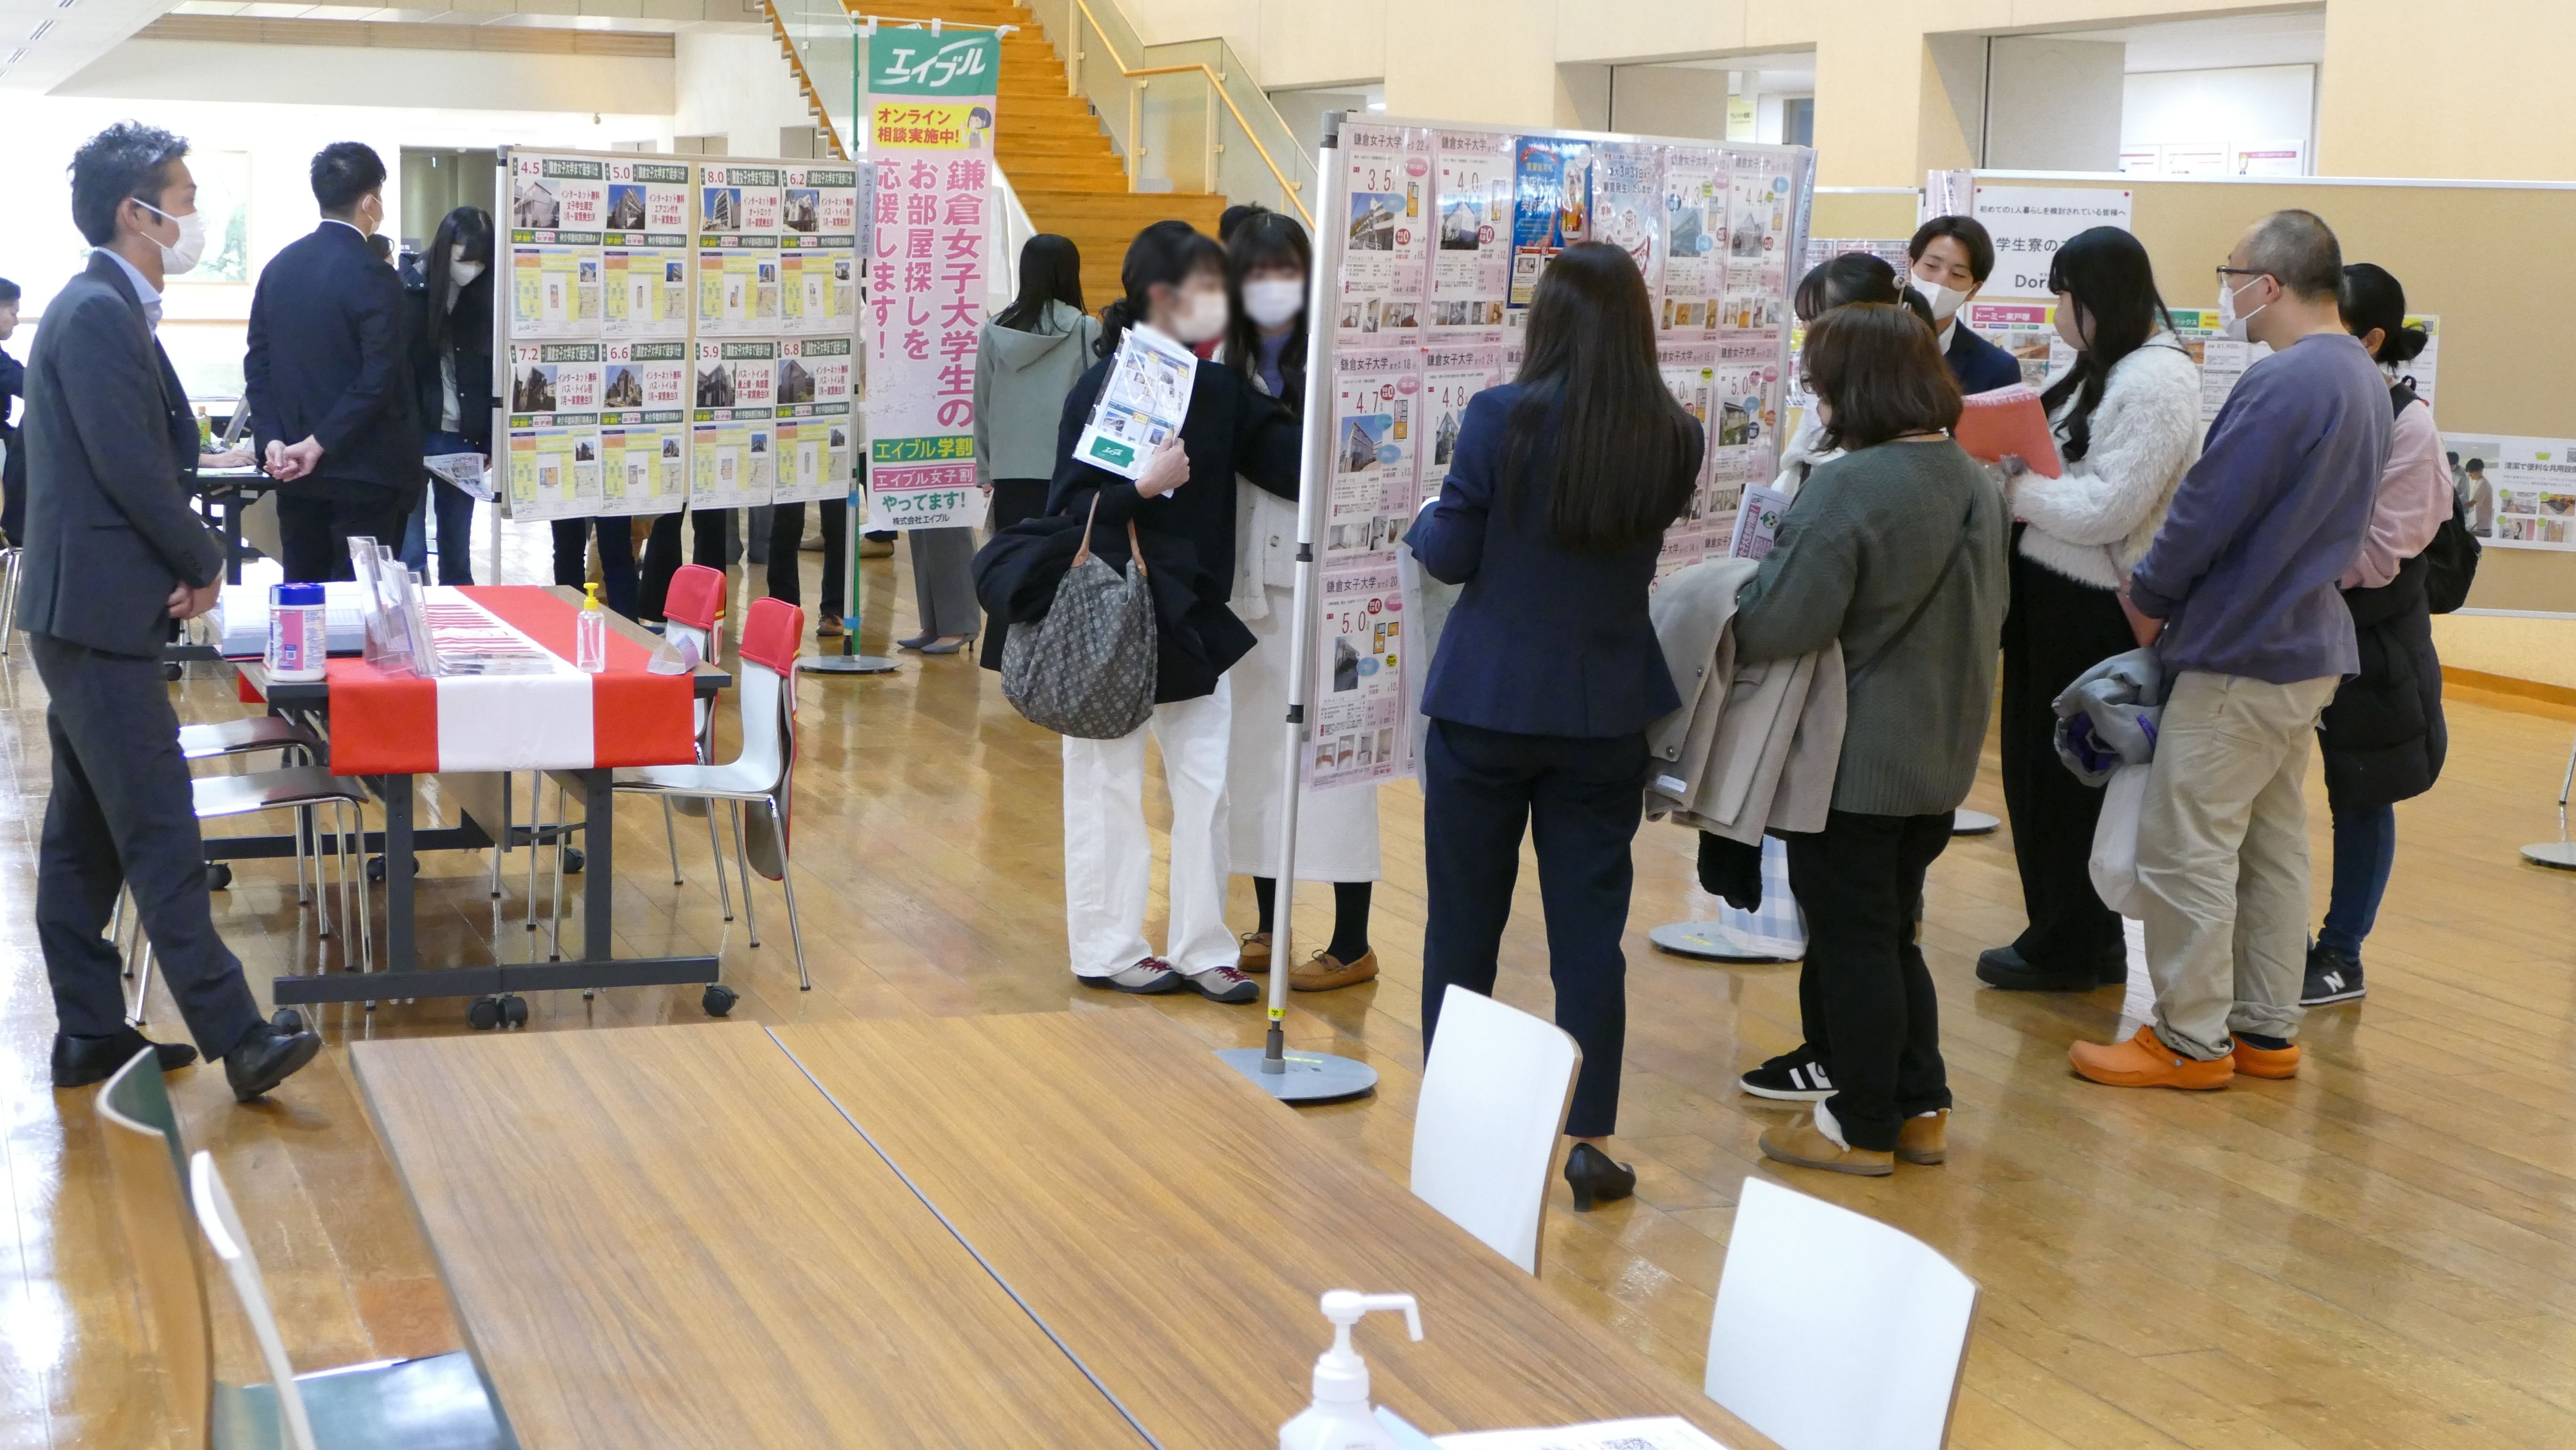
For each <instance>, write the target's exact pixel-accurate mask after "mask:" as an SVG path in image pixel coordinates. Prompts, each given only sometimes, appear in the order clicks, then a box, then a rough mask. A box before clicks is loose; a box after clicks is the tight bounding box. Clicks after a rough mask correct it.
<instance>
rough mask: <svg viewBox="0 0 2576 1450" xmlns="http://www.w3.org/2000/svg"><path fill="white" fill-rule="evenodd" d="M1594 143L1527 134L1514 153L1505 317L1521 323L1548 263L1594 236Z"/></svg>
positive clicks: (1518, 141) (1510, 320) (1507, 319)
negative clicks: (1509, 285)
mask: <svg viewBox="0 0 2576 1450" xmlns="http://www.w3.org/2000/svg"><path fill="white" fill-rule="evenodd" d="M1591 218H1592V143H1591V142H1589V141H1576V140H1572V139H1570V138H1567V137H1563V136H1523V137H1520V138H1519V139H1518V140H1517V141H1516V142H1514V145H1513V152H1512V291H1511V297H1510V306H1509V308H1507V309H1506V311H1505V314H1504V317H1505V320H1506V322H1508V323H1509V324H1510V325H1511V326H1514V327H1518V326H1519V325H1520V324H1521V321H1522V316H1521V314H1525V313H1526V312H1527V310H1528V308H1529V305H1530V298H1531V297H1533V296H1535V295H1537V292H1538V279H1539V276H1540V274H1542V273H1544V272H1545V271H1546V270H1547V264H1548V263H1549V262H1551V261H1553V260H1555V258H1556V254H1557V253H1559V252H1561V251H1564V250H1565V249H1566V248H1567V247H1569V246H1571V245H1573V244H1574V243H1576V242H1579V241H1582V240H1584V239H1585V238H1586V237H1588V236H1590V235H1591Z"/></svg>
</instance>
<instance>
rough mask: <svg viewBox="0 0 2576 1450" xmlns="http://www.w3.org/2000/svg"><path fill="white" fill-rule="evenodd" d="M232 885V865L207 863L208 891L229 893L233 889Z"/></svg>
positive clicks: (221, 862)
mask: <svg viewBox="0 0 2576 1450" xmlns="http://www.w3.org/2000/svg"><path fill="white" fill-rule="evenodd" d="M232 884H233V868H232V865H231V863H229V862H225V861H209V862H207V863H206V889H207V890H208V891H229V890H231V889H232Z"/></svg>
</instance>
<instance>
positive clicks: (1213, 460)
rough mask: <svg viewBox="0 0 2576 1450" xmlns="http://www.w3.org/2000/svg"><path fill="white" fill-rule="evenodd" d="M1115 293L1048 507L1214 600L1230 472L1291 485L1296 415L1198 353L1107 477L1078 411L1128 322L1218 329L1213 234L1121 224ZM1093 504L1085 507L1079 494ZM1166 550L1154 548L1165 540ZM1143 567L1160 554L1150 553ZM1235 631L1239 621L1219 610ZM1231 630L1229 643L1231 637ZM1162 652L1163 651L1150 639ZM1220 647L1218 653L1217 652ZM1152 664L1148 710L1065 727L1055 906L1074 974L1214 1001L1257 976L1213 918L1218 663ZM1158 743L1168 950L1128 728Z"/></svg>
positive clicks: (1225, 690) (1141, 769)
mask: <svg viewBox="0 0 2576 1450" xmlns="http://www.w3.org/2000/svg"><path fill="white" fill-rule="evenodd" d="M1119 280H1120V282H1121V283H1122V284H1123V285H1124V287H1125V295H1124V296H1122V297H1120V298H1119V299H1118V300H1117V301H1115V302H1112V303H1110V304H1109V306H1108V307H1107V308H1106V309H1105V310H1104V311H1103V312H1102V313H1101V318H1100V321H1101V333H1100V341H1099V344H1098V347H1097V349H1096V351H1097V352H1098V353H1099V355H1100V359H1101V360H1100V361H1099V362H1098V363H1095V364H1094V365H1093V366H1092V367H1091V369H1090V370H1089V371H1088V372H1085V373H1084V374H1083V375H1082V380H1081V381H1080V382H1079V383H1077V384H1075V385H1074V389H1073V391H1072V393H1071V394H1069V395H1068V396H1067V397H1066V398H1065V400H1064V412H1063V416H1062V418H1061V419H1060V421H1059V423H1058V425H1057V432H1056V444H1055V456H1056V457H1057V458H1058V459H1060V460H1061V462H1060V463H1059V464H1058V466H1057V468H1056V474H1055V483H1054V486H1053V487H1052V488H1051V489H1050V490H1049V491H1048V494H1047V512H1048V513H1050V514H1054V515H1057V516H1060V517H1071V518H1084V517H1089V518H1091V520H1092V533H1091V538H1092V543H1093V547H1094V548H1095V550H1096V551H1098V552H1100V553H1102V554H1105V555H1107V556H1109V557H1111V558H1113V559H1122V558H1124V557H1125V556H1126V553H1127V542H1126V538H1125V533H1126V528H1127V526H1128V525H1129V524H1131V523H1132V524H1133V525H1135V527H1136V530H1137V532H1138V533H1140V534H1144V535H1160V536H1163V537H1162V538H1161V539H1158V540H1148V541H1147V542H1146V548H1147V551H1148V553H1149V554H1150V553H1152V552H1153V550H1154V548H1155V545H1156V544H1157V543H1165V542H1169V543H1178V544H1185V545H1187V546H1188V547H1187V549H1186V551H1178V552H1186V554H1187V555H1188V556H1189V557H1190V558H1191V559H1192V560H1193V561H1194V562H1195V564H1196V566H1197V570H1198V575H1199V588H1200V590H1201V593H1200V595H1199V598H1200V600H1201V602H1202V603H1204V604H1206V605H1207V606H1208V607H1211V608H1213V609H1215V610H1216V611H1217V612H1218V613H1219V614H1222V613H1223V612H1224V610H1225V604H1224V600H1225V597H1226V594H1227V592H1228V591H1229V589H1230V588H1231V586H1232V584H1233V581H1234V537H1235V509H1236V501H1235V491H1234V479H1235V478H1236V476H1237V475H1241V476H1242V477H1245V478H1249V479H1251V480H1252V482H1253V483H1254V484H1255V485H1257V486H1259V487H1260V488H1262V489H1265V490H1267V491H1269V492H1271V493H1274V494H1277V495H1278V496H1280V497H1282V498H1291V499H1293V498H1295V497H1296V496H1297V466H1298V455H1299V453H1300V451H1301V447H1302V444H1303V441H1304V437H1303V432H1302V430H1301V429H1300V427H1299V425H1298V422H1297V420H1296V419H1295V418H1293V417H1291V416H1290V415H1289V413H1288V410H1287V409H1285V408H1282V407H1281V406H1279V403H1278V401H1277V400H1276V399H1274V398H1271V397H1268V396H1266V395H1265V394H1263V393H1262V391H1261V390H1260V389H1258V388H1256V387H1254V386H1253V385H1252V383H1251V380H1250V379H1248V378H1246V377H1245V376H1244V375H1243V374H1241V373H1239V372H1236V371H1235V370H1234V369H1232V368H1229V367H1225V366H1223V365H1222V364H1218V363H1212V362H1205V361H1202V362H1200V363H1198V364H1197V365H1196V368H1195V370H1194V374H1193V377H1192V380H1191V384H1190V403H1189V411H1188V412H1187V413H1186V414H1185V415H1183V417H1182V420H1181V430H1180V433H1179V435H1178V436H1177V437H1176V438H1173V439H1169V440H1166V441H1165V443H1164V444H1163V446H1162V448H1161V449H1160V450H1159V451H1157V452H1155V453H1153V454H1151V455H1150V456H1149V457H1148V458H1147V460H1146V464H1145V469H1144V472H1143V474H1142V475H1141V476H1140V477H1137V478H1135V479H1133V480H1130V479H1125V478H1121V477H1119V476H1118V475H1117V474H1114V473H1110V472H1108V471H1107V470H1105V469H1100V468H1095V467H1093V466H1092V465H1090V464H1088V463H1083V462H1080V461H1077V460H1076V459H1075V458H1074V456H1073V451H1074V450H1073V445H1074V440H1075V439H1076V438H1078V437H1080V436H1081V433H1082V427H1083V424H1084V423H1085V422H1086V421H1088V420H1089V419H1090V417H1091V410H1092V406H1093V404H1094V403H1096V402H1097V401H1098V400H1099V397H1100V389H1101V386H1102V384H1103V383H1105V382H1106V381H1107V380H1108V376H1109V369H1110V366H1111V363H1112V360H1114V359H1115V357H1116V356H1117V352H1118V344H1119V341H1120V339H1121V338H1123V337H1124V336H1125V335H1126V332H1127V329H1128V328H1129V327H1131V326H1133V325H1135V324H1137V323H1140V322H1141V323H1144V324H1146V325H1148V326H1151V327H1152V328H1153V329H1154V330H1155V331H1157V332H1160V333H1162V334H1163V335H1165V336H1167V337H1170V338H1172V339H1174V340H1175V341H1178V342H1181V343H1183V344H1186V345H1189V346H1193V347H1195V346H1197V345H1198V344H1201V343H1206V342H1213V341H1215V340H1216V339H1218V338H1220V337H1223V336H1224V335H1225V325H1226V318H1227V315H1228V308H1227V305H1226V272H1225V250H1224V249H1223V248H1222V247H1219V246H1218V245H1217V244H1216V242H1215V240H1214V239H1212V238H1209V237H1205V236H1202V235H1200V234H1199V233H1198V232H1197V231H1195V230H1193V229H1192V228H1191V227H1190V224H1189V223H1187V222H1181V221H1164V222H1156V223H1154V224H1153V225H1152V226H1149V227H1147V228H1145V230H1143V231H1141V232H1139V233H1137V234H1136V240H1135V241H1134V242H1133V243H1131V244H1129V246H1128V248H1127V258H1126V261H1125V262H1124V263H1123V264H1122V265H1121V266H1120V269H1119ZM1095 505H1096V507H1097V510H1098V512H1097V513H1096V514H1094V513H1093V509H1094V507H1095ZM1167 557H1168V555H1167ZM1157 567H1158V568H1159V567H1160V566H1157ZM1231 627H1232V628H1234V629H1235V631H1236V633H1237V635H1238V638H1240V636H1241V630H1240V626H1231ZM1236 647H1237V648H1238V649H1239V648H1240V647H1241V646H1240V643H1238V644H1237V646H1236ZM1167 658H1168V657H1167ZM1232 663H1233V660H1232V659H1227V660H1225V661H1222V662H1219V663H1218V668H1220V669H1222V668H1224V667H1226V666H1229V665H1231V664H1232ZM1204 688H1205V687H1204V686H1199V685H1184V684H1183V683H1182V682H1179V681H1176V680H1175V679H1173V678H1172V677H1171V676H1170V674H1169V672H1168V671H1167V672H1165V673H1163V674H1160V675H1158V677H1157V679H1156V681H1155V689H1154V700H1155V704H1154V713H1153V716H1152V718H1151V719H1149V720H1147V721H1146V722H1145V723H1144V724H1143V725H1140V726H1138V727H1137V728H1136V729H1135V730H1134V731H1132V732H1130V733H1129V734H1127V735H1124V736H1122V737H1120V738H1118V739H1116V740H1082V739H1077V738H1075V737H1073V736H1070V735H1068V736H1066V737H1065V741H1064V911H1065V934H1066V938H1067V944H1068V946H1069V948H1070V951H1071V955H1072V958H1073V973H1074V976H1075V977H1076V978H1077V979H1079V980H1080V981H1082V982H1083V983H1085V984H1086V985H1089V986H1095V987H1110V988H1115V989H1116V990H1118V991H1121V992H1171V991H1177V990H1179V989H1180V988H1182V987H1189V988H1191V989H1192V990H1195V991H1197V992H1198V993H1199V994H1200V995H1202V996H1205V997H1209V998H1212V999H1214V1000H1216V1001H1219V1002H1249V1001H1252V1000H1253V999H1254V998H1256V997H1258V996H1259V995H1260V988H1259V987H1258V985H1256V984H1255V983H1254V982H1253V980H1252V979H1251V978H1250V977H1247V976H1245V975H1244V974H1243V972H1242V970H1241V968H1240V967H1239V966H1238V965H1237V951H1236V947H1235V939H1234V934H1233V933H1232V932H1229V931H1228V930H1226V925H1225V878H1226V843H1227V835H1228V832H1227V828H1226V811H1225V775H1226V754H1227V748H1228V737H1229V734H1230V732H1231V730H1232V720H1231V714H1232V711H1231V702H1232V698H1233V692H1232V689H1231V681H1230V680H1228V679H1226V678H1225V677H1224V676H1222V675H1220V676H1219V677H1218V678H1217V680H1216V682H1215V685H1214V688H1213V689H1212V690H1206V692H1204V693H1185V691H1194V690H1201V689H1204ZM1148 732H1151V733H1152V735H1153V737H1154V740H1155V743H1156V744H1158V745H1159V746H1161V748H1162V752H1163V783H1164V786H1165V788H1166V790H1167V791H1168V792H1169V794H1170V796H1171V802H1172V828H1171V842H1172V864H1171V883H1170V891H1169V897H1170V901H1171V932H1170V938H1169V940H1170V945H1169V947H1168V951H1169V957H1168V958H1166V957H1162V956H1157V955H1155V954H1154V951H1153V949H1152V947H1151V946H1150V945H1149V944H1148V943H1147V942H1146V940H1145V898H1146V893H1147V888H1148V883H1149V882H1150V880H1151V878H1152V876H1153V866H1154V860H1153V856H1154V846H1153V839H1152V838H1151V837H1149V836H1148V835H1146V834H1145V736H1146V734H1147V733H1148Z"/></svg>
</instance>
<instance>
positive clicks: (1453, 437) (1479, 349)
mask: <svg viewBox="0 0 2576 1450" xmlns="http://www.w3.org/2000/svg"><path fill="white" fill-rule="evenodd" d="M1502 381H1503V350H1502V348H1501V347H1499V346H1497V345H1495V344H1493V343H1479V344H1477V345H1475V346H1472V347H1430V348H1425V349H1423V352H1422V420H1423V421H1422V427H1423V434H1424V436H1425V437H1426V438H1427V439H1428V440H1429V445H1428V447H1429V451H1428V452H1426V453H1425V454H1424V455H1423V457H1422V491H1421V493H1420V495H1419V497H1420V498H1429V497H1430V496H1431V495H1433V494H1435V493H1437V492H1439V491H1440V481H1441V480H1442V479H1445V478H1447V477H1448V476H1449V461H1450V459H1452V458H1454V457H1456V456H1457V452H1458V434H1459V432H1460V431H1461V430H1462V429H1463V428H1464V427H1465V426H1466V421H1467V400H1468V399H1470V398H1473V397H1474V396H1476V395H1477V394H1478V393H1481V392H1483V391H1484V390H1485V389H1487V388H1491V387H1498V386H1500V385H1501V383H1502Z"/></svg>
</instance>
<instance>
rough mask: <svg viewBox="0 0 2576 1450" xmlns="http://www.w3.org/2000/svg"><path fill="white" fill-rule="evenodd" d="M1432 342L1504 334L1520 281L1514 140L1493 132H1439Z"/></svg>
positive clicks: (1434, 141) (1427, 335)
mask: <svg viewBox="0 0 2576 1450" xmlns="http://www.w3.org/2000/svg"><path fill="white" fill-rule="evenodd" d="M1431 166H1432V172H1431V174H1432V192H1431V196H1432V210H1433V213H1434V217H1435V219H1436V221H1437V223H1438V225H1437V228H1436V230H1435V231H1434V233H1433V242H1432V251H1431V296H1430V303H1429V305H1430V309H1431V315H1430V316H1429V318H1427V319H1426V320H1425V322H1424V325H1423V326H1424V331H1423V340H1424V341H1425V342H1426V343H1427V344H1430V345H1432V346H1435V347H1436V346H1441V345H1445V344H1457V343H1466V344H1473V343H1478V342H1492V341H1495V340H1497V339H1499V338H1500V337H1501V336H1502V331H1503V305H1504V304H1505V303H1506V302H1507V301H1509V300H1510V298H1511V283H1512V220H1511V218H1512V138H1511V137H1509V136H1505V135H1501V134H1499V133H1496V132H1492V131H1435V132H1433V133H1432V134H1431Z"/></svg>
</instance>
